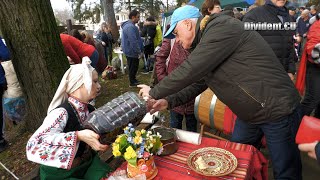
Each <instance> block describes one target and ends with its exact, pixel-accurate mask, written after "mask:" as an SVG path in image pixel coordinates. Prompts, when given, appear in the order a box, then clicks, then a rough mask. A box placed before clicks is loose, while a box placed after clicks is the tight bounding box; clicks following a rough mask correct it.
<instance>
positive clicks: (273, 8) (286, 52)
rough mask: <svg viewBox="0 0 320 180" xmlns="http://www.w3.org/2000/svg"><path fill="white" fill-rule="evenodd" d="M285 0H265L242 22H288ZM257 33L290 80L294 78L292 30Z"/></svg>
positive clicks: (289, 20) (261, 31) (288, 16)
mask: <svg viewBox="0 0 320 180" xmlns="http://www.w3.org/2000/svg"><path fill="white" fill-rule="evenodd" d="M285 3H286V1H277V0H267V1H266V3H265V4H264V5H263V6H260V7H257V8H254V9H252V10H251V11H249V12H248V13H247V14H246V15H245V16H244V17H243V21H244V22H253V23H264V22H267V23H282V24H284V23H288V22H291V19H290V15H289V11H288V9H287V8H286V7H285ZM258 32H259V34H260V35H261V36H262V37H263V38H264V39H265V40H266V41H267V43H268V44H269V45H270V47H271V48H272V49H273V52H274V53H275V54H276V56H277V57H278V59H279V61H280V62H281V64H282V66H283V67H284V69H285V71H286V72H287V73H288V75H289V77H290V78H291V80H293V79H294V76H293V75H294V74H295V73H296V67H295V62H294V56H295V50H294V46H293V45H294V43H293V35H294V31H293V30H284V31H281V30H260V31H258Z"/></svg>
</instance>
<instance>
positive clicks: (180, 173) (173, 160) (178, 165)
mask: <svg viewBox="0 0 320 180" xmlns="http://www.w3.org/2000/svg"><path fill="white" fill-rule="evenodd" d="M178 147H179V148H178V151H177V152H176V153H175V154H172V155H169V156H156V157H155V163H156V166H157V168H158V170H159V171H158V174H157V176H156V177H155V178H154V179H155V180H171V179H172V180H180V179H181V180H196V179H257V180H259V179H261V180H264V179H268V161H267V159H266V158H265V157H264V156H263V155H262V154H261V152H260V151H258V150H257V149H256V148H254V147H253V146H251V145H246V144H240V143H233V142H230V141H222V140H217V139H212V138H205V137H203V138H202V142H201V144H200V145H193V144H188V143H184V142H178ZM204 147H218V148H223V149H225V150H228V151H230V152H231V153H233V154H234V156H235V157H236V158H237V160H238V167H237V168H236V170H235V171H234V172H232V173H231V174H229V175H227V176H221V177H209V176H203V175H200V174H198V173H196V172H194V171H193V170H191V169H190V168H189V166H188V164H187V158H188V156H189V154H190V153H191V152H193V151H195V150H197V149H199V148H204ZM126 167H127V162H124V163H123V164H122V165H121V166H120V167H119V168H118V169H117V170H123V169H124V170H125V169H126Z"/></svg>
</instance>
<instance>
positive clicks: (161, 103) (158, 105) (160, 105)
mask: <svg viewBox="0 0 320 180" xmlns="http://www.w3.org/2000/svg"><path fill="white" fill-rule="evenodd" d="M150 101H151V102H152V101H155V102H152V104H153V105H152V108H151V110H150V114H153V113H155V112H157V111H162V110H165V109H167V108H168V101H167V100H165V99H158V100H154V99H151V100H150Z"/></svg>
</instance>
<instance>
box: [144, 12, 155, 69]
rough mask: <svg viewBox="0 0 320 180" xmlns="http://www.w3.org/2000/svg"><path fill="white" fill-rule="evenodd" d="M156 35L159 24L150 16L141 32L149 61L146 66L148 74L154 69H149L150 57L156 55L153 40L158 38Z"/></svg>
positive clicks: (145, 53)
mask: <svg viewBox="0 0 320 180" xmlns="http://www.w3.org/2000/svg"><path fill="white" fill-rule="evenodd" d="M156 33H157V23H156V22H155V19H154V18H153V17H152V16H150V17H148V18H147V19H146V22H145V23H144V25H143V28H142V31H141V36H142V37H144V55H145V58H146V60H147V64H145V70H146V72H149V71H152V67H149V66H150V62H149V57H150V56H151V55H153V53H154V43H153V39H154V37H155V36H156Z"/></svg>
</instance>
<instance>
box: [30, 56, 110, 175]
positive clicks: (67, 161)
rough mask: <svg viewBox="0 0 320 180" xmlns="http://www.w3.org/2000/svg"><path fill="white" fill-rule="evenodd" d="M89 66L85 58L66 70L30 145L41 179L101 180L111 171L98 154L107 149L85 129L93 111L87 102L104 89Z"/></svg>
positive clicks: (96, 74) (93, 134)
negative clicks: (84, 125)
mask: <svg viewBox="0 0 320 180" xmlns="http://www.w3.org/2000/svg"><path fill="white" fill-rule="evenodd" d="M90 63H91V61H90V60H89V58H88V57H84V58H83V60H82V64H76V65H71V67H70V68H69V69H68V70H67V72H66V73H65V74H64V76H63V78H62V80H61V82H60V85H59V87H58V89H57V92H56V93H55V95H54V98H53V100H52V102H51V104H50V106H49V108H48V114H47V117H46V118H45V119H44V121H43V124H42V125H41V126H40V127H39V128H38V129H37V131H36V132H35V133H34V134H33V135H32V136H31V138H30V139H29V141H28V143H27V147H26V152H27V158H28V159H29V160H30V161H34V162H36V163H40V164H41V166H40V177H41V179H68V178H73V179H97V180H98V179H100V178H102V177H104V176H106V173H108V172H109V171H110V168H109V166H108V165H107V164H106V163H104V162H102V161H101V160H100V159H99V157H98V155H97V154H96V153H95V151H105V150H106V149H107V148H108V146H107V145H103V144H101V143H100V142H99V135H98V134H96V133H95V132H93V131H91V130H88V129H84V127H83V124H84V123H85V122H86V121H87V116H88V114H89V112H91V111H93V110H94V107H93V106H91V105H89V104H88V102H89V101H90V100H92V99H94V98H95V97H96V96H97V94H98V93H99V91H100V88H101V86H100V84H99V82H98V73H97V72H96V71H95V70H94V68H92V66H91V65H90ZM93 150H94V151H93Z"/></svg>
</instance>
